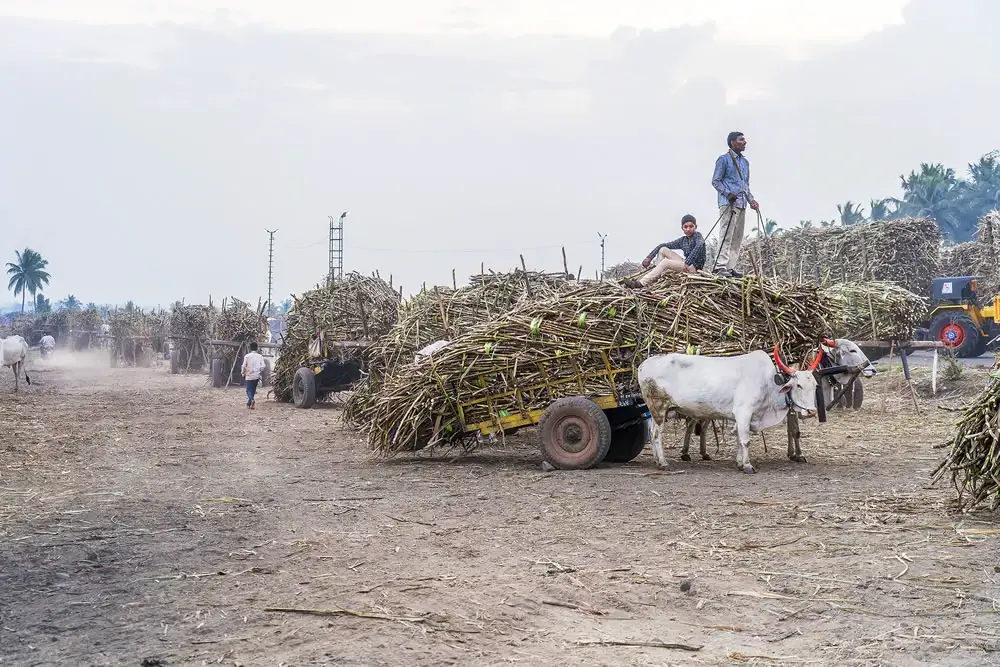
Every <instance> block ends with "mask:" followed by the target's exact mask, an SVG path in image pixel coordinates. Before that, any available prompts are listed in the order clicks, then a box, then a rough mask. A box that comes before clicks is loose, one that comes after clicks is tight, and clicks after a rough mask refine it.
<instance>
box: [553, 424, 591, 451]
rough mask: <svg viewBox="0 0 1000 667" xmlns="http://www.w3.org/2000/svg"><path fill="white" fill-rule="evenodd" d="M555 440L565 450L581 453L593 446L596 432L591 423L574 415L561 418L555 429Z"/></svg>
mask: <svg viewBox="0 0 1000 667" xmlns="http://www.w3.org/2000/svg"><path fill="white" fill-rule="evenodd" d="M552 435H553V438H552V439H553V442H554V444H555V446H556V447H558V448H559V449H561V450H562V451H564V452H570V453H572V454H579V453H580V452H582V451H584V450H586V449H587V448H588V447H590V446H591V443H592V442H593V440H594V437H595V434H594V432H593V429H592V428H591V425H590V423H589V422H588V421H587V420H585V419H581V418H579V417H577V416H574V415H567V416H565V417H563V418H562V419H560V420H559V421H558V422H557V423H556V425H555V428H554V429H553V433H552Z"/></svg>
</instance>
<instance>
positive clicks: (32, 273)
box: [7, 248, 52, 313]
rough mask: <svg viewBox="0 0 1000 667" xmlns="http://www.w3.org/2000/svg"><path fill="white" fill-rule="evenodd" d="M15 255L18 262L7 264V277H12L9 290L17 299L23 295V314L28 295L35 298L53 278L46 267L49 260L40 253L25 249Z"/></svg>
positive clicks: (8, 286)
mask: <svg viewBox="0 0 1000 667" xmlns="http://www.w3.org/2000/svg"><path fill="white" fill-rule="evenodd" d="M14 254H15V255H16V256H17V261H16V262H7V275H8V276H10V282H9V283H7V289H9V290H13V291H14V296H15V297H17V295H18V294H20V295H21V312H22V313H23V312H24V303H25V300H26V298H27V296H28V293H29V292H30V293H31V296H32V298H34V297H35V295H36V294H38V290H40V289H42V287H43V286H45V285H48V284H49V280H50V279H51V278H52V276H50V275H49V273H48V271H46V270H45V267H47V266H48V265H49V260H47V259H44V258H42V256H41V255H40V254H39V253H38V252H36V251H34V250H32V249H31V248H25V249H24V251H23V252H22V251H18V250H15V251H14Z"/></svg>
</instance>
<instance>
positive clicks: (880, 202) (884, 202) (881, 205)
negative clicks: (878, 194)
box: [868, 198, 895, 222]
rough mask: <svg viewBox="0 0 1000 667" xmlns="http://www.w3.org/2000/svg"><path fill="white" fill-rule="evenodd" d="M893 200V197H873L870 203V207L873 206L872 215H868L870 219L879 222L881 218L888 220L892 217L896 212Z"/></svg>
mask: <svg viewBox="0 0 1000 667" xmlns="http://www.w3.org/2000/svg"><path fill="white" fill-rule="evenodd" d="M892 202H893V200H892V198H886V199H872V200H871V202H869V204H868V205H869V208H871V215H869V216H868V219H869V220H871V221H873V222H878V221H879V220H888V219H889V218H891V217H892V215H893V213H894V212H895V211H894V210H893V206H892Z"/></svg>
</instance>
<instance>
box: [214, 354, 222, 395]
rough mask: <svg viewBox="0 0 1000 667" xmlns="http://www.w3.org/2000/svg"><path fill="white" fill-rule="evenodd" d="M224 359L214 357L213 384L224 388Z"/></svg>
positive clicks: (218, 387)
mask: <svg viewBox="0 0 1000 667" xmlns="http://www.w3.org/2000/svg"><path fill="white" fill-rule="evenodd" d="M222 379H223V378H222V359H212V386H213V387H215V388H216V389H221V388H222V384H223V382H222Z"/></svg>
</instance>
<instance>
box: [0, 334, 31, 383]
mask: <svg viewBox="0 0 1000 667" xmlns="http://www.w3.org/2000/svg"><path fill="white" fill-rule="evenodd" d="M27 356H28V343H27V341H25V340H24V339H23V338H21V337H20V336H8V337H7V338H0V357H2V359H3V364H2V365H3V366H4V367H10V368H12V369H14V391H15V392H16V391H18V389H20V384H21V372H22V371H23V372H24V381H25V382H27V383H28V385H31V378H30V377H28V369H27V368H25V366H24V360H25V359H26V358H27Z"/></svg>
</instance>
